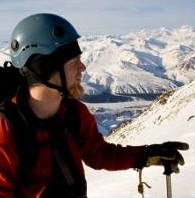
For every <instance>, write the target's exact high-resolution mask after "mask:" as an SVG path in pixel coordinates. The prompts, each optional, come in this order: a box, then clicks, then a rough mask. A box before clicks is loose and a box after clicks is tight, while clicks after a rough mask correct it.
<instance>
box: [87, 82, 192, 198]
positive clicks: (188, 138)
mask: <svg viewBox="0 0 195 198" xmlns="http://www.w3.org/2000/svg"><path fill="white" fill-rule="evenodd" d="M194 107H195V81H193V82H191V83H189V84H187V85H185V86H183V87H181V88H179V89H178V90H176V91H175V92H171V93H170V94H168V95H166V96H164V97H161V99H160V100H158V101H155V102H154V103H153V105H151V106H150V108H148V110H147V111H145V112H144V113H143V114H142V115H141V116H139V117H138V118H137V119H135V120H134V121H133V122H132V123H131V124H127V125H126V126H124V127H122V128H121V129H119V130H118V131H116V132H115V133H113V134H111V135H110V136H109V137H107V138H106V140H107V141H110V142H114V143H120V144H123V145H126V144H131V145H140V144H152V143H161V142H164V141H170V140H171V141H184V142H187V143H188V144H189V146H190V149H189V150H188V151H183V152H182V154H183V156H184V158H185V162H186V163H185V165H184V166H182V167H181V168H180V173H179V174H172V189H173V197H177V198H192V197H195V190H194V186H195V156H194V151H195V144H194V142H195V108H194ZM162 173H163V168H162V167H154V166H153V167H149V168H145V169H144V171H143V180H144V181H146V182H147V183H148V184H149V185H151V186H152V189H147V188H145V195H146V197H148V198H154V197H166V186H165V176H164V175H163V174H162ZM87 178H88V180H89V195H90V196H89V197H91V198H92V197H104V198H110V197H114V198H115V197H116V198H119V197H121V198H125V197H141V195H139V194H138V192H137V184H138V174H137V173H136V172H135V171H133V170H128V171H119V172H108V171H94V170H92V169H90V168H88V167H87Z"/></svg>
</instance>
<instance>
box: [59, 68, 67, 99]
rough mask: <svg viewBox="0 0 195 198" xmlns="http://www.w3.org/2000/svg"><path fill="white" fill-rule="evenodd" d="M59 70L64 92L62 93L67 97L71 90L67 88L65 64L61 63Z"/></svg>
mask: <svg viewBox="0 0 195 198" xmlns="http://www.w3.org/2000/svg"><path fill="white" fill-rule="evenodd" d="M59 72H60V79H61V85H62V86H61V88H62V92H61V95H62V96H63V97H65V98H67V97H68V95H69V91H68V89H67V84H66V75H65V72H64V65H61V66H60V68H59Z"/></svg>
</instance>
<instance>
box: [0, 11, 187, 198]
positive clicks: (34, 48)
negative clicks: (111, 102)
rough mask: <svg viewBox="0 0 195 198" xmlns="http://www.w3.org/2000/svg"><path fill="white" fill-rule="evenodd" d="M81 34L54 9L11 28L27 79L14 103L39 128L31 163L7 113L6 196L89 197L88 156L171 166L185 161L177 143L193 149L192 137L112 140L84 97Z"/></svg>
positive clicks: (0, 170)
mask: <svg viewBox="0 0 195 198" xmlns="http://www.w3.org/2000/svg"><path fill="white" fill-rule="evenodd" d="M79 37H80V36H79V35H78V33H77V32H76V30H75V29H74V27H73V26H72V25H71V24H70V23H69V22H68V21H67V20H65V19H64V18H62V17H60V16H57V15H53V14H48V13H41V14H35V15H32V16H29V17H27V18H25V19H23V20H22V21H21V22H19V23H18V24H17V25H16V27H15V29H14V31H13V33H12V38H11V46H10V53H11V61H12V65H13V66H14V67H15V68H18V69H19V71H20V72H21V74H22V75H23V76H24V77H25V79H26V83H23V84H22V85H21V86H20V87H19V89H18V93H17V95H16V96H15V97H14V98H13V99H12V104H14V105H15V106H17V111H18V112H19V115H20V117H21V118H22V119H23V121H24V122H25V123H26V124H27V126H28V127H27V129H25V130H26V131H25V132H26V133H27V134H28V133H30V132H32V131H33V136H30V137H32V139H30V141H29V140H28V141H29V144H31V143H32V142H34V145H36V146H35V147H36V148H37V152H36V157H35V159H36V160H35V162H34V165H33V167H32V168H31V169H29V170H28V171H24V170H23V169H22V168H21V166H22V162H21V158H20V155H19V152H20V151H19V150H18V149H17V147H16V145H17V142H16V139H15V137H14V136H13V129H12V128H11V127H10V124H9V122H8V120H6V119H5V118H4V117H3V116H1V117H0V197H7V198H8V197H9V198H11V197H33V198H34V197H54V196H62V197H87V188H86V181H85V175H84V169H83V165H82V161H83V162H84V163H86V164H87V165H88V166H90V167H92V168H94V169H106V170H125V169H128V168H135V169H142V168H143V167H144V166H150V165H165V164H168V165H169V167H170V171H171V172H178V164H181V165H183V164H184V160H183V157H182V156H181V154H180V153H179V152H178V150H179V149H181V150H185V149H187V148H188V145H187V144H185V143H181V142H166V143H163V144H156V145H150V146H146V145H142V146H126V147H122V146H121V145H114V144H110V143H107V142H105V140H104V138H103V137H102V135H101V133H99V132H98V129H97V124H96V121H95V119H94V117H93V115H92V114H91V113H90V112H89V111H88V109H87V107H86V106H85V105H84V104H83V103H81V102H80V101H79V100H78V99H77V98H79V97H81V96H82V94H83V88H82V86H81V84H80V83H81V74H82V72H83V71H85V69H86V67H85V65H84V64H83V63H82V61H81V59H80V58H81V57H80V56H81V50H80V48H79V45H78V42H77V39H78V38H79ZM21 122H22V121H21ZM21 125H22V123H21ZM19 128H20V127H19ZM22 129H23V128H21V130H22ZM20 132H21V134H23V133H22V131H20ZM21 136H22V135H21ZM21 138H22V137H21ZM25 141H26V142H27V140H24V142H23V143H24V144H25ZM27 144H28V143H27ZM22 145H23V144H22ZM22 145H20V147H21V146H22ZM37 145H38V146H37ZM27 146H28V145H27ZM24 149H26V147H24ZM28 152H29V154H30V149H26V153H27V154H28ZM26 160H27V162H28V161H29V160H30V159H29V158H28V159H26ZM21 178H22V179H21Z"/></svg>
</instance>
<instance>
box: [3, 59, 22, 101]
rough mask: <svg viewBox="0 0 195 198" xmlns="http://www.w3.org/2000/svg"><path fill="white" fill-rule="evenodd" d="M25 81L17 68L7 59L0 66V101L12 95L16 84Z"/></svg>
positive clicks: (14, 92) (15, 89)
mask: <svg viewBox="0 0 195 198" xmlns="http://www.w3.org/2000/svg"><path fill="white" fill-rule="evenodd" d="M24 81H25V78H24V77H23V76H22V75H21V74H20V72H19V69H17V68H15V67H13V66H12V64H11V63H10V62H8V61H6V62H5V63H4V65H3V66H2V67H1V66H0V103H1V102H2V101H3V100H4V99H6V98H11V97H13V96H14V95H15V94H16V92H17V88H18V86H19V85H20V84H21V83H23V82H24Z"/></svg>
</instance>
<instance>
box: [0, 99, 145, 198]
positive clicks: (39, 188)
mask: <svg viewBox="0 0 195 198" xmlns="http://www.w3.org/2000/svg"><path fill="white" fill-rule="evenodd" d="M13 101H16V100H13ZM75 104H76V106H77V108H78V111H79V115H80V131H79V132H78V137H79V139H80V140H82V144H78V142H76V141H75V140H74V138H73V137H72V134H71V133H68V144H69V145H68V146H69V147H70V150H71V153H72V155H73V158H74V161H75V164H76V166H77V168H78V170H79V171H80V173H81V174H83V176H84V169H83V165H82V161H84V163H85V164H86V165H88V166H90V167H92V168H94V169H106V170H111V171H112V170H125V169H128V168H134V167H135V163H136V161H137V159H138V156H139V155H140V153H141V152H142V150H143V148H144V146H126V147H122V146H121V145H114V144H110V143H107V142H105V140H104V138H103V136H102V135H101V133H99V132H98V128H97V124H96V121H95V119H94V116H93V115H92V114H91V113H90V112H89V111H88V109H87V107H86V106H85V105H84V104H83V103H81V102H79V101H76V100H75ZM65 112H66V107H65V105H64V104H63V103H62V104H61V106H60V109H59V111H58V113H57V116H59V119H62V120H63V119H64V118H65V117H64V116H65ZM46 138H48V133H47V131H42V132H41V133H39V132H37V133H36V140H37V141H42V140H44V139H46ZM15 146H16V143H15V138H14V136H13V134H12V131H11V129H10V127H9V124H8V122H7V121H6V120H5V119H4V118H3V117H1V116H0V197H1V198H4V197H6V198H11V197H15V195H14V190H15V189H16V188H19V191H20V192H21V194H22V196H23V197H33V198H35V197H41V195H42V193H43V192H44V189H45V188H46V186H47V184H48V181H49V179H50V177H51V172H52V163H51V162H52V149H51V146H50V145H47V146H46V147H42V148H40V150H39V155H38V159H37V163H36V165H35V167H34V169H33V170H32V172H31V173H30V176H31V183H30V185H28V187H24V186H19V187H18V186H17V180H18V168H19V157H18V154H17V152H16V148H15Z"/></svg>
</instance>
